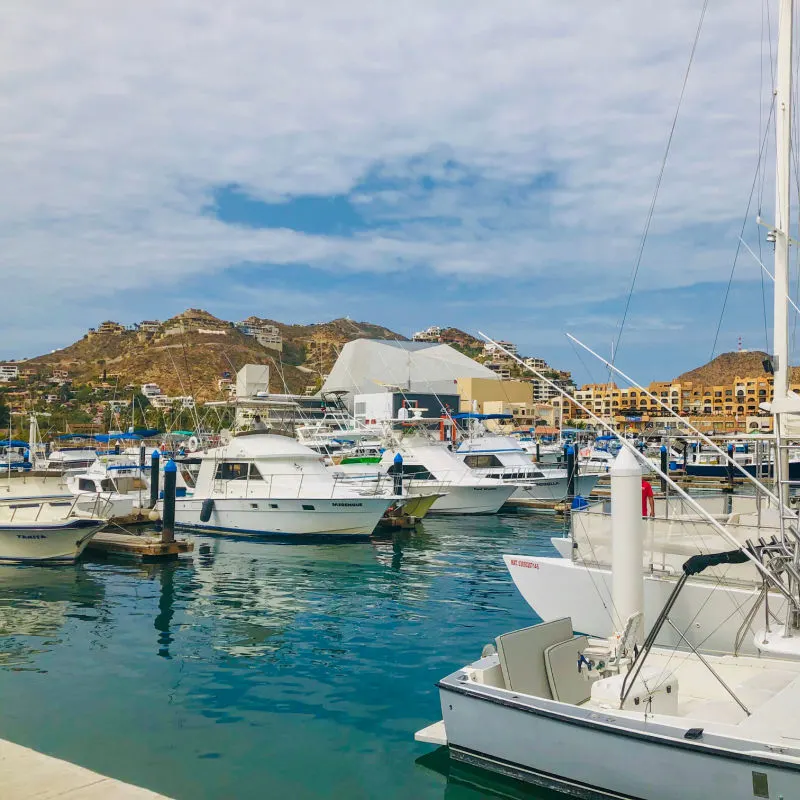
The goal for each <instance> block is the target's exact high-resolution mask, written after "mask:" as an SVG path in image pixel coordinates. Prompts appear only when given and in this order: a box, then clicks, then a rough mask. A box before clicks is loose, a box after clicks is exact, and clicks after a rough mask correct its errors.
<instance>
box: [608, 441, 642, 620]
mask: <svg viewBox="0 0 800 800" xmlns="http://www.w3.org/2000/svg"><path fill="white" fill-rule="evenodd" d="M610 475H611V599H612V601H613V603H614V608H613V614H614V624H615V625H616V628H617V631H618V632H619V633H622V631H623V628H624V626H625V621H626V620H627V619H628V617H630V616H631V614H637V613H639V612H640V611H641V612H643V611H644V575H643V572H642V556H643V553H644V521H643V520H642V468H641V465H640V464H639V460H638V459H637V458H636V456H635V455H634V454H633V453H632V452H631V451H630V450H629V449H628V448H627V447H623V448H622V450H620V452H619V455H618V456H617V457H616V458H615V459H614V464H613V466H612V467H611V471H610Z"/></svg>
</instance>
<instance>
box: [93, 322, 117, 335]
mask: <svg viewBox="0 0 800 800" xmlns="http://www.w3.org/2000/svg"><path fill="white" fill-rule="evenodd" d="M91 331H92V329H91V328H90V329H89V332H90V333H91ZM96 332H97V333H98V334H101V335H102V334H106V335H108V334H113V335H119V334H120V333H125V326H124V325H120V324H119V322H112V321H111V320H106V321H105V322H101V323H100V324H99V325H98V326H97V331H96Z"/></svg>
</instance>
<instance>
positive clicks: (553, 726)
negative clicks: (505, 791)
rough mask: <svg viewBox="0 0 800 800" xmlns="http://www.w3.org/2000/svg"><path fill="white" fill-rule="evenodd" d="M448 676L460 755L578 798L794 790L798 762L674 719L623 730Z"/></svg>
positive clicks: (746, 796)
mask: <svg viewBox="0 0 800 800" xmlns="http://www.w3.org/2000/svg"><path fill="white" fill-rule="evenodd" d="M457 675H458V673H456V674H455V675H451V676H448V678H445V679H444V680H443V681H441V682H440V683H439V685H438V686H439V695H440V700H441V706H442V718H443V720H444V723H445V729H446V732H447V740H448V745H449V747H450V753H451V755H452V756H453V757H454V758H455V759H457V760H459V761H464V762H467V763H472V764H476V765H478V766H481V767H483V768H485V769H489V770H492V771H494V772H499V773H502V774H506V775H511V776H513V777H516V778H519V779H521V780H525V781H528V782H530V783H534V784H537V785H540V786H546V787H548V788H553V789H557V790H559V791H562V792H565V793H566V794H568V795H571V796H573V797H581V798H620V800H621V798H627V800H645V798H646V800H706V798H709V797H724V798H726V800H752V798H753V797H754V796H755V797H757V796H759V795H756V794H754V786H755V781H756V780H763V781H765V782H766V784H767V785H768V791H769V794H767V795H761V796H768V797H786V798H789V797H794V796H796V795H797V787H798V785H799V784H800V764H797V763H790V762H788V760H787V761H783V762H782V761H781V759H780V757H773V756H772V755H769V754H762V753H758V754H754V753H753V752H748V751H744V750H735V749H732V748H731V749H724V748H722V747H720V746H714V745H711V744H706V743H705V742H703V740H702V737H701V739H699V740H696V741H689V740H687V739H685V738H684V737H683V734H684V733H685V730H686V729H685V728H677V727H675V726H674V725H671V726H667V725H659V724H658V723H655V724H653V723H651V724H650V727H649V729H648V724H647V723H646V722H645V723H639V724H638V725H637V724H631V725H630V726H627V725H626V724H625V722H624V721H623V722H622V724H620V719H619V717H616V718H612V717H611V716H607V715H605V714H603V713H601V712H597V711H596V710H592V709H590V708H581V707H580V706H570V705H567V704H564V703H557V702H555V701H552V700H544V699H542V698H538V697H533V696H530V695H516V694H512V693H510V692H505V691H493V690H492V688H491V687H484V686H481V687H475V685H474V684H469V685H458V680H457ZM662 719H663V718H662ZM756 775H759V776H765V777H764V778H756Z"/></svg>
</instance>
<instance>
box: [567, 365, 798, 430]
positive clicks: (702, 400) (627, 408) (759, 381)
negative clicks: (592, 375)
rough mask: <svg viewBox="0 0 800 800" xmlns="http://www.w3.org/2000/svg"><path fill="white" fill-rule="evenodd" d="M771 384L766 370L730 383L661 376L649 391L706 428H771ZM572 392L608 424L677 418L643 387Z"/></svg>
mask: <svg viewBox="0 0 800 800" xmlns="http://www.w3.org/2000/svg"><path fill="white" fill-rule="evenodd" d="M772 383H773V379H772V376H771V375H767V374H764V375H759V376H744V377H739V376H737V377H735V378H734V380H733V381H732V382H731V383H730V384H719V385H703V384H699V383H694V382H691V381H686V382H683V383H680V382H670V381H657V382H654V383H651V384H650V385H649V386H648V391H649V392H650V394H652V395H654V397H655V398H658V400H659V401H661V403H664V404H666V405H667V406H668V407H669V408H670V409H671V410H672V411H673V412H674V413H676V414H679V415H681V416H684V417H688V418H690V419H691V420H693V421H694V420H696V424H697V425H698V426H699V427H700V428H701V430H711V429H713V430H715V431H717V432H734V431H741V430H771V417H769V415H768V412H766V411H764V410H763V409H762V408H761V407H760V406H761V403H769V402H770V401H771V400H772ZM791 388H792V390H793V391H800V384H798V383H793V384H792V386H791ZM573 396H574V398H575V400H578V401H580V402H581V403H582V404H583V405H584V406H586V407H587V408H588V409H590V410H591V411H592V412H593V413H594V414H595V416H597V417H599V418H601V419H603V420H604V421H606V422H608V423H616V424H618V425H620V424H623V425H624V426H625V427H626V428H628V427H633V428H636V427H642V428H644V427H653V426H663V425H667V424H669V423H670V421H671V422H673V423H674V422H675V420H674V418H670V417H669V415H667V414H665V412H664V409H663V407H662V406H661V405H659V402H657V400H656V399H653V398H651V397H649V396H648V394H647V393H646V392H644V391H642V390H639V389H635V388H631V389H620V388H619V387H618V386H617V385H616V384H614V383H592V384H586V385H584V386H582V387H581V388H580V389H577V390H575V392H574V393H573ZM554 403H556V404H557V405H559V406H561V407H562V413H563V417H564V419H565V420H567V419H571V420H576V421H579V420H588V419H590V417H589V415H588V414H586V413H585V412H584V411H583V410H582V409H580V408H578V406H577V405H576V404H575V403H572V402H570V401H569V400H564V401H563V402H562V400H561V398H559V399H558V401H557V402H556V401H554ZM762 420H763V422H762ZM693 424H695V423H694V422H693Z"/></svg>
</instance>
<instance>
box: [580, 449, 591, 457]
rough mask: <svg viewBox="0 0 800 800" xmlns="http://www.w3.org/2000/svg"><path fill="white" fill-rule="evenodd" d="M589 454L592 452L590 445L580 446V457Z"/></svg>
mask: <svg viewBox="0 0 800 800" xmlns="http://www.w3.org/2000/svg"><path fill="white" fill-rule="evenodd" d="M591 454H592V448H591V447H582V448H581V452H580V456H581V458H589V456H590V455H591Z"/></svg>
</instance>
